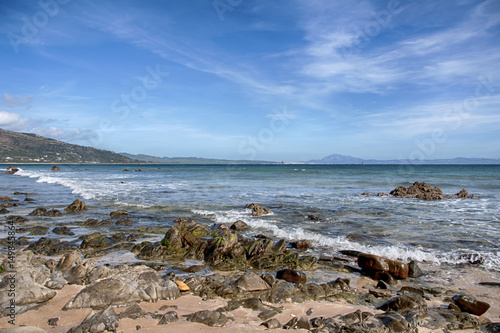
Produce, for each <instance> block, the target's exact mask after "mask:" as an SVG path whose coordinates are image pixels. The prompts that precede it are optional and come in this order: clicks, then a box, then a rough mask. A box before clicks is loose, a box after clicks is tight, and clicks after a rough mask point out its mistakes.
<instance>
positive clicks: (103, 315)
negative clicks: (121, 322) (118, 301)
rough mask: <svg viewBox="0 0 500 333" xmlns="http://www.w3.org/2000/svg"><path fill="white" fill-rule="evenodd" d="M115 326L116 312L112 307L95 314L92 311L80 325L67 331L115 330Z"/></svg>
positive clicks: (83, 332) (96, 332) (75, 332)
mask: <svg viewBox="0 0 500 333" xmlns="http://www.w3.org/2000/svg"><path fill="white" fill-rule="evenodd" d="M117 327H118V318H117V316H116V313H115V311H114V309H113V308H108V309H105V310H104V311H102V312H99V313H97V314H96V313H95V312H94V311H92V312H91V313H90V314H89V315H88V316H87V317H86V318H85V319H84V320H83V322H82V323H81V324H80V325H78V326H75V327H73V328H71V329H70V330H69V331H68V333H100V332H116V328H117Z"/></svg>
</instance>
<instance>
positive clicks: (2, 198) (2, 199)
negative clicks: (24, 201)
mask: <svg viewBox="0 0 500 333" xmlns="http://www.w3.org/2000/svg"><path fill="white" fill-rule="evenodd" d="M0 200H1V201H14V199H12V198H11V197H6V196H0Z"/></svg>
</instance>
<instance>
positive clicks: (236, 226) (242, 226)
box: [230, 220, 249, 231]
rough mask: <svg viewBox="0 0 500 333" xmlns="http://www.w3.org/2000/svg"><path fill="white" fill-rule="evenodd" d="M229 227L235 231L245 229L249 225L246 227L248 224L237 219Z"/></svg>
mask: <svg viewBox="0 0 500 333" xmlns="http://www.w3.org/2000/svg"><path fill="white" fill-rule="evenodd" d="M230 228H231V229H232V230H235V231H243V230H247V229H248V228H249V227H248V224H246V223H245V222H243V221H241V220H238V221H236V222H234V223H233V224H232V225H231V227H230Z"/></svg>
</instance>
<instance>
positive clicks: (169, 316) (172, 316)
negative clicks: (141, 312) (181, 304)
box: [158, 311, 179, 325]
mask: <svg viewBox="0 0 500 333" xmlns="http://www.w3.org/2000/svg"><path fill="white" fill-rule="evenodd" d="M178 320H179V316H178V315H177V312H175V311H169V312H167V313H165V314H164V315H163V316H161V318H160V321H159V322H158V325H167V324H170V323H175V322H176V321H178Z"/></svg>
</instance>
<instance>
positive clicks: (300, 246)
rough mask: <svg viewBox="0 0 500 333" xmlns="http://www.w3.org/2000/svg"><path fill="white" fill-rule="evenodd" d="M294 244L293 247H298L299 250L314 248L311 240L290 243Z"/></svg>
mask: <svg viewBox="0 0 500 333" xmlns="http://www.w3.org/2000/svg"><path fill="white" fill-rule="evenodd" d="M290 244H291V245H292V247H293V248H295V249H297V250H304V251H305V250H309V249H311V248H312V244H311V242H310V241H308V240H305V239H303V240H299V241H296V242H292V243H290Z"/></svg>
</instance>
